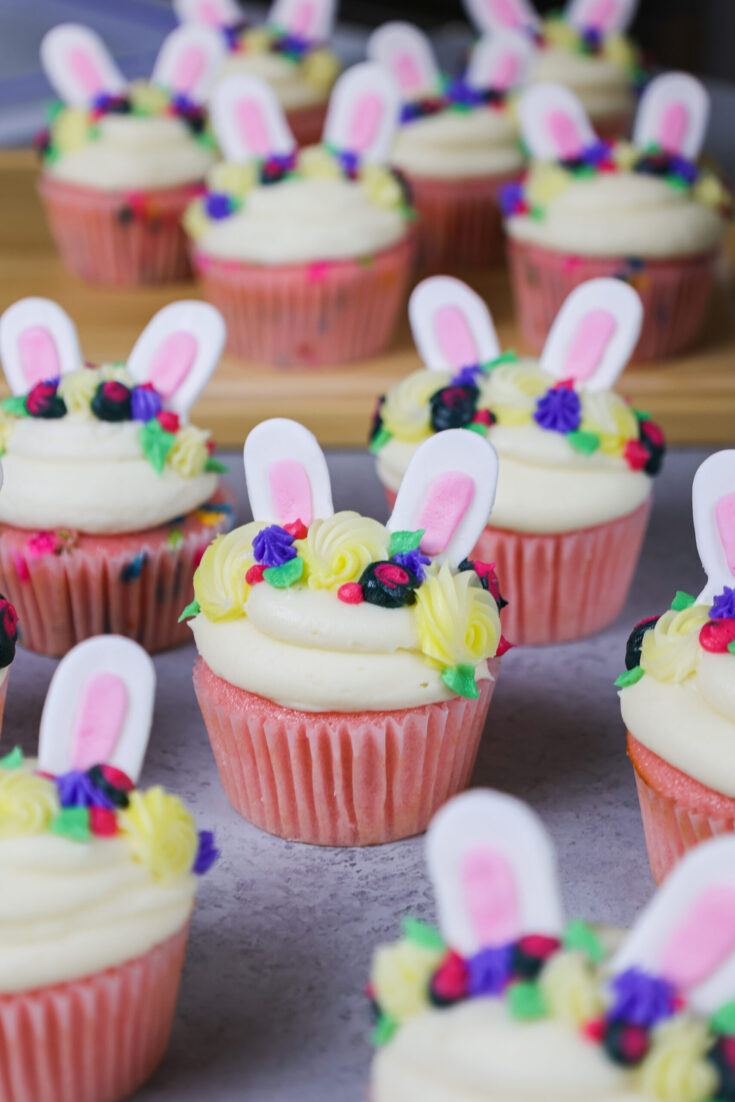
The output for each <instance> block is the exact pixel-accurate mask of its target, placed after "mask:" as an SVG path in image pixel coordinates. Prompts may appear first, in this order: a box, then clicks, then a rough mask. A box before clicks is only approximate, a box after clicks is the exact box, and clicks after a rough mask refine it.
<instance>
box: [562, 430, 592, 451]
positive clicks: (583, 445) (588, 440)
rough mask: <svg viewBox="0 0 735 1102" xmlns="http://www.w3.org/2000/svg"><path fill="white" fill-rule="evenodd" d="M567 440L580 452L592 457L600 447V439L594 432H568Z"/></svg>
mask: <svg viewBox="0 0 735 1102" xmlns="http://www.w3.org/2000/svg"><path fill="white" fill-rule="evenodd" d="M567 440H568V441H569V443H570V444H571V445H572V447H573V448H576V450H577V451H578V452H583V453H584V454H585V455H592V453H593V452H596V451H597V449H598V448H599V446H600V438H599V436H598V435H597V434H596V433H594V432H568V433H567Z"/></svg>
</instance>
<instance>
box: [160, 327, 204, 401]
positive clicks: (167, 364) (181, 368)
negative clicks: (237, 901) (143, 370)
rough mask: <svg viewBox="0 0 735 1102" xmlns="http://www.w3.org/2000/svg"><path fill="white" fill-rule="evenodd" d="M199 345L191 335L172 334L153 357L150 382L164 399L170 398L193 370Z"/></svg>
mask: <svg viewBox="0 0 735 1102" xmlns="http://www.w3.org/2000/svg"><path fill="white" fill-rule="evenodd" d="M198 347H199V346H198V344H197V340H196V337H194V336H193V335H192V334H191V333H171V334H170V336H168V337H166V340H165V341H164V342H163V344H162V345H161V347H160V348H159V349H158V351H157V352H156V354H155V356H154V357H153V362H152V363H151V369H150V371H149V373H148V382H149V383H152V384H153V386H154V387H155V388H156V390H157V391H158V393H159V394H160V395H161V397H162V398H170V397H171V395H172V394H175V393H176V391H177V390H178V389H179V387H180V386H181V384H182V383H183V381H184V379H185V378H186V377H187V375H188V374H189V372H190V371H191V369H192V366H193V364H194V360H195V359H196V355H197V349H198Z"/></svg>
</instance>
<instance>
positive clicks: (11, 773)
mask: <svg viewBox="0 0 735 1102" xmlns="http://www.w3.org/2000/svg"><path fill="white" fill-rule="evenodd" d="M58 811H59V800H58V796H57V794H56V785H55V784H54V783H53V781H50V780H48V779H47V778H46V777H39V776H37V775H36V774H35V773H29V772H28V771H27V770H25V769H12V770H10V769H8V770H0V838H18V837H20V836H21V835H23V834H43V833H44V831H46V830H48V829H49V827H50V825H51V820H52V819H53V818H54V816H55V815H56V814H57V813H58Z"/></svg>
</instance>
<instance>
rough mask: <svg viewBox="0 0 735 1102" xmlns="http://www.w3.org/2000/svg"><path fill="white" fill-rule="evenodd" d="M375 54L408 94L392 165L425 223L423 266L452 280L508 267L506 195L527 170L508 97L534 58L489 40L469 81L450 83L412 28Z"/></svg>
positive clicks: (502, 37)
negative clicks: (449, 273) (506, 187)
mask: <svg viewBox="0 0 735 1102" xmlns="http://www.w3.org/2000/svg"><path fill="white" fill-rule="evenodd" d="M368 54H369V56H370V57H372V59H373V60H374V61H377V62H379V63H380V64H381V65H383V66H384V68H385V69H386V70H387V71H388V72H390V73H391V74H392V76H393V78H394V80H395V82H396V84H397V85H398V87H399V88H400V90H401V95H402V98H403V108H402V112H401V121H402V124H403V125H402V126H401V129H400V131H399V133H398V137H397V140H396V143H395V146H394V150H393V155H392V158H391V163H392V164H393V165H394V166H395V167H396V168H397V169H398V170H399V171H400V172H401V173H402V174H403V175H404V176H405V177H406V179H407V181H408V183H409V186H410V188H411V195H412V199H413V203H414V206H415V208H416V210H417V212H418V214H419V216H420V222H419V225H418V261H419V265H420V266H421V267H423V268H428V269H432V270H438V271H442V270H452V269H455V268H458V267H465V266H470V265H481V264H492V263H498V262H499V261H501V260H502V259H503V257H504V245H503V232H502V223H501V214H500V207H499V205H498V199H497V195H498V191H499V189H500V187H501V186H502V185H503V184H506V183H509V182H510V181H512V180H517V179H518V177H519V176H520V173H521V169H522V167H523V154H522V152H521V148H520V142H519V135H518V125H517V121H516V118H515V112H514V110H513V108H512V105H511V102H510V99H509V95H510V93H511V91H512V89H513V88H515V87H516V86H517V85H519V84H521V83H522V82H523V80H524V77H525V74H526V71H527V70H528V67H529V63H530V61H531V59H532V56H533V48H532V46H531V45H530V43H529V42H528V40H527V39H526V38H524V37H522V36H521V35H518V34H512V33H508V32H505V33H501V34H496V35H492V36H487V37H486V38H484V39H482V40H481V41H480V42H479V43H478V44H477V45H476V46H475V48H474V49H473V51H472V55H471V57H470V61H469V65H468V68H467V72H466V73H465V74H464V75H463V76H462V77H460V78H459V79H457V80H453V81H450V80H448V79H446V78H445V77H444V76H443V75H442V74H441V72H440V71H439V67H438V65H437V63H436V60H435V58H434V54H433V50H432V48H431V44H430V42H429V40H428V38H427V37H426V36H425V35H424V34H423V33H422V32H421V31H419V30H418V28H417V27H413V26H411V24H409V23H386V24H384V25H383V26H382V27H380V28H379V29H378V30H377V31H375V32H374V33H373V34H372V36H371V38H370V40H369V42H368Z"/></svg>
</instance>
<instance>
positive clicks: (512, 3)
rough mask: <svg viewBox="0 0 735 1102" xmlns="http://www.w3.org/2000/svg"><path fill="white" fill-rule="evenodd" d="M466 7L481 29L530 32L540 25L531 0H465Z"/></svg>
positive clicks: (473, 20)
mask: <svg viewBox="0 0 735 1102" xmlns="http://www.w3.org/2000/svg"><path fill="white" fill-rule="evenodd" d="M464 7H465V11H466V12H467V14H468V16H469V17H470V19H471V20H472V22H473V23H474V24H475V26H476V27H477V29H478V30H479V31H526V32H528V31H529V30H535V29H536V28H537V27H538V25H539V17H538V15H537V14H536V10H535V8H534V6H533V4H531V3H530V0H464Z"/></svg>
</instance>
